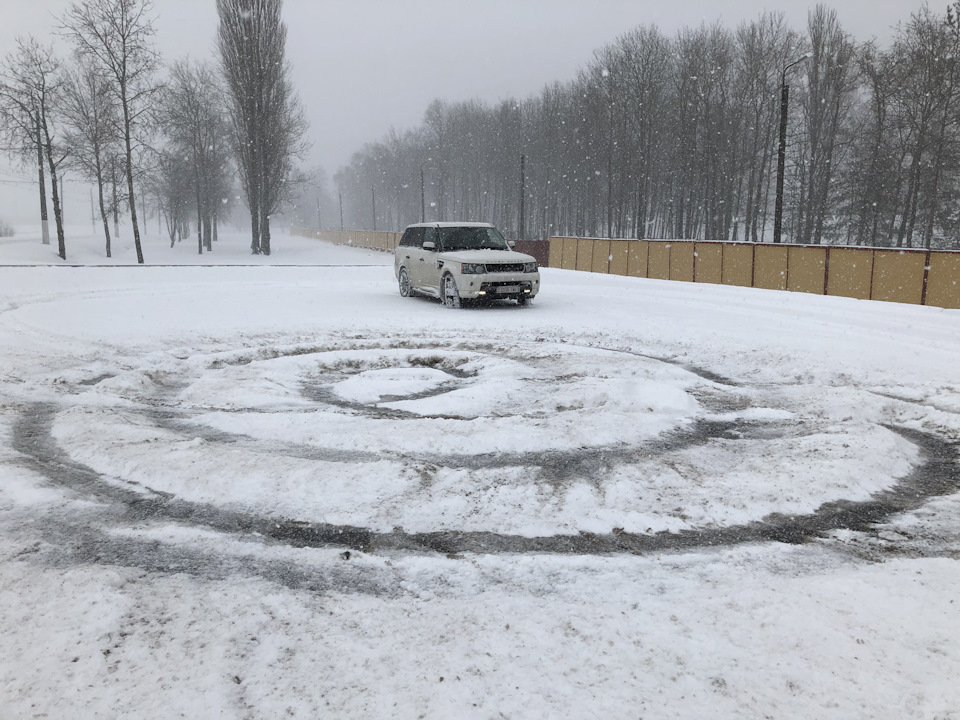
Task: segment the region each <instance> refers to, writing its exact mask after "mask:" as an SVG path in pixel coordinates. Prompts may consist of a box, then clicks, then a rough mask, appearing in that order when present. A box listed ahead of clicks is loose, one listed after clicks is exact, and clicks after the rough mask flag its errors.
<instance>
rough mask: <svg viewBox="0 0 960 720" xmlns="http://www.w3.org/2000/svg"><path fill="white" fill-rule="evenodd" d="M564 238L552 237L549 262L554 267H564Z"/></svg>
mask: <svg viewBox="0 0 960 720" xmlns="http://www.w3.org/2000/svg"><path fill="white" fill-rule="evenodd" d="M563 243H564V239H563V238H558V237H552V238H550V260H549V262H548V263H547V265H548V266H549V267H552V268H562V267H563Z"/></svg>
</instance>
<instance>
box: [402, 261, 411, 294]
mask: <svg viewBox="0 0 960 720" xmlns="http://www.w3.org/2000/svg"><path fill="white" fill-rule="evenodd" d="M411 295H413V288H412V287H411V286H410V276H409V275H408V274H407V269H406V268H400V296H401V297H410V296H411Z"/></svg>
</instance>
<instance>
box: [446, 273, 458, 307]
mask: <svg viewBox="0 0 960 720" xmlns="http://www.w3.org/2000/svg"><path fill="white" fill-rule="evenodd" d="M443 304H444V305H446V306H447V307H448V308H454V309H456V308H461V307H463V301H462V300H461V299H460V293H459V292H458V291H457V283H456V282H455V281H454V279H453V275H444V276H443Z"/></svg>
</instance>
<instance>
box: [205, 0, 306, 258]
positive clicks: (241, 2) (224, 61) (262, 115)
mask: <svg viewBox="0 0 960 720" xmlns="http://www.w3.org/2000/svg"><path fill="white" fill-rule="evenodd" d="M281 7H282V0H217V13H218V15H219V17H220V26H219V34H218V41H219V43H218V44H219V49H220V62H221V68H222V70H223V74H224V77H225V78H226V80H227V88H228V91H229V98H230V114H231V119H232V121H233V132H234V141H235V152H236V156H237V164H238V165H239V167H240V176H241V181H242V183H243V189H244V193H245V194H246V198H247V206H248V207H249V209H250V226H251V243H250V248H251V251H252V252H253V253H254V254H260V253H263V254H264V255H269V254H270V249H271V248H270V216H271V215H272V214H273V213H275V212H276V211H277V210H279V209H280V207H281V205H282V204H283V202H284V201H285V200H286V199H287V196H288V194H289V193H290V192H291V190H292V187H291V184H290V182H289V181H290V176H291V173H292V172H293V163H294V160H295V159H296V158H297V157H298V156H299V155H301V154H302V152H303V151H304V149H305V148H304V144H303V137H304V134H305V132H306V119H305V117H304V114H303V110H302V108H301V106H300V102H299V100H298V98H297V96H296V94H295V93H294V90H293V85H292V83H291V81H290V66H289V63H288V62H287V60H286V43H287V29H286V26H285V25H284V23H283V21H282V20H281V18H280V10H281Z"/></svg>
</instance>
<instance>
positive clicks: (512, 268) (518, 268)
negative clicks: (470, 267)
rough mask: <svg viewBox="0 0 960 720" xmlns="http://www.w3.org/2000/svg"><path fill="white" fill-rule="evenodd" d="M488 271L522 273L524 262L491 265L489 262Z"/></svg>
mask: <svg viewBox="0 0 960 720" xmlns="http://www.w3.org/2000/svg"><path fill="white" fill-rule="evenodd" d="M487 272H488V273H522V272H523V263H504V264H501V265H491V264H490V263H487Z"/></svg>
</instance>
